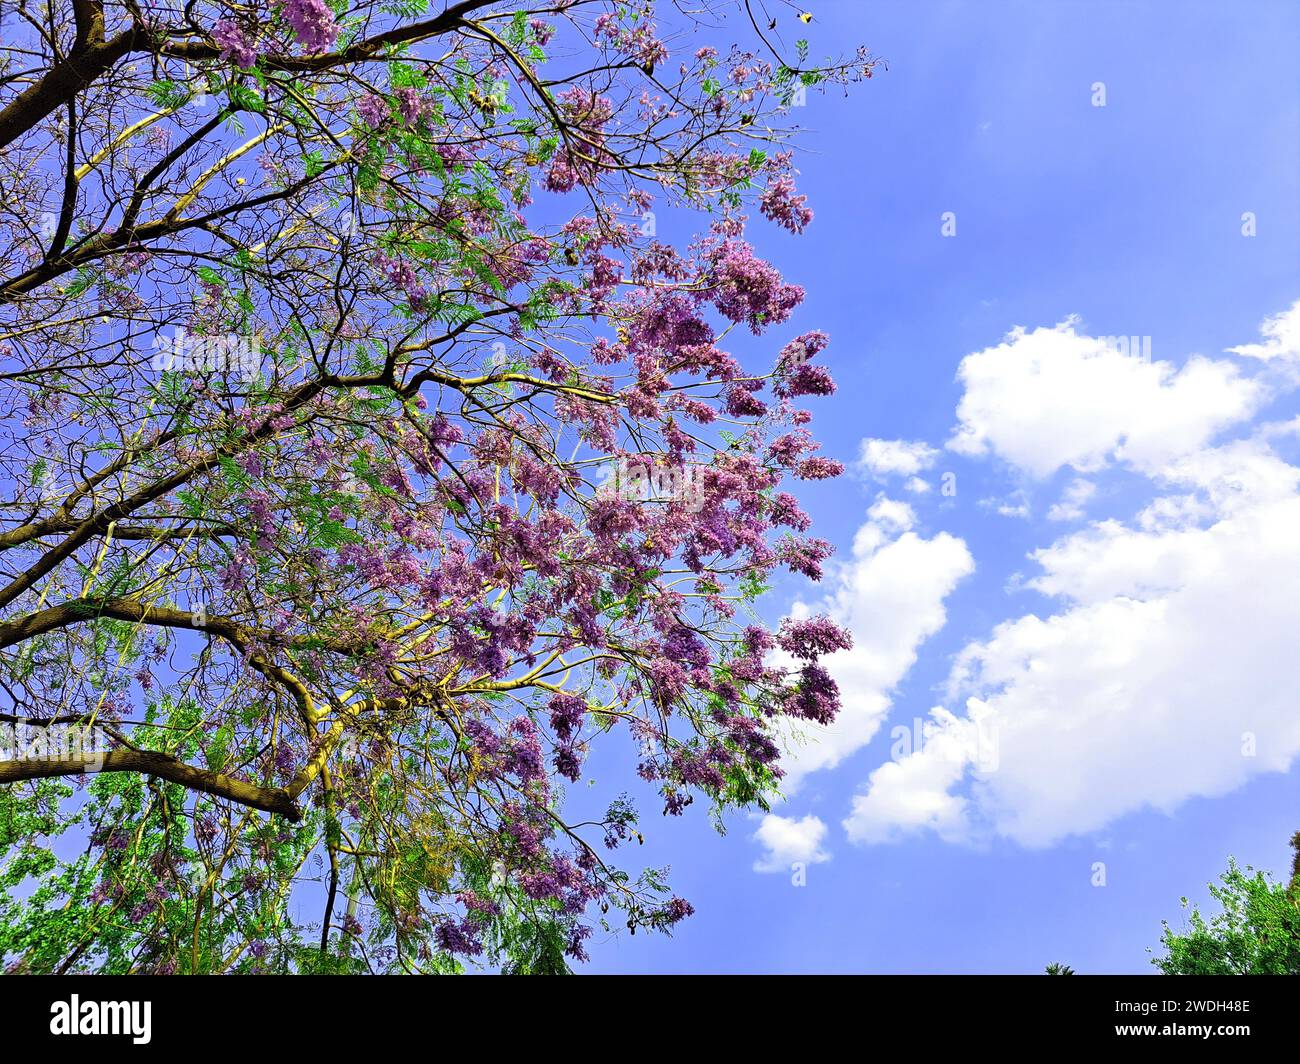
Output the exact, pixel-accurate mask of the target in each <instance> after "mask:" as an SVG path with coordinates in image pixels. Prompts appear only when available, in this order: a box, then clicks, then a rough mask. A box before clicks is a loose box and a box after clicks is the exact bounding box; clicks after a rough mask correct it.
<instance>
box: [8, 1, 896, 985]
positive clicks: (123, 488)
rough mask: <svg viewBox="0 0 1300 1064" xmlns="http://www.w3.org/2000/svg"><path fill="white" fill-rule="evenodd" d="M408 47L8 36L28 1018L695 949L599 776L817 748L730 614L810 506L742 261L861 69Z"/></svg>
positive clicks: (752, 621) (808, 709)
mask: <svg viewBox="0 0 1300 1064" xmlns="http://www.w3.org/2000/svg"><path fill="white" fill-rule="evenodd" d="M439 5H440V0H434V3H433V5H432V7H433V9H432V10H426V8H428V7H429V6H430V5H429V4H428V3H427V0H389V2H386V3H381V2H371V0H357V2H352V3H349V2H348V0H330V2H329V3H326V2H325V0H248V2H244V3H233V2H229V0H187V2H185V3H181V2H180V0H158V2H151V0H26V2H25V3H22V2H20V3H16V4H15V3H13V2H9V3H6V4H5V5H4V6H3V8H0V10H3V12H4V14H3V18H2V19H0V34H2V37H0V40H2V41H3V47H2V48H0V187H2V188H3V193H4V194H3V198H2V200H0V219H2V221H3V234H4V235H3V237H2V238H0V239H2V241H3V243H2V244H0V371H2V372H0V421H2V424H3V430H2V431H3V465H2V467H0V479H2V480H3V498H4V502H3V509H2V510H0V656H2V659H0V691H2V692H3V693H2V694H0V710H3V714H2V720H0V723H3V725H4V726H5V728H6V729H7V730H6V736H7V742H6V750H5V752H4V754H3V756H4V758H5V760H3V761H0V783H3V784H4V786H3V787H0V854H3V858H2V860H3V865H2V866H0V954H2V955H3V959H4V963H5V964H6V965H7V967H8V968H9V970H11V971H17V972H64V971H99V972H178V973H189V972H249V971H291V972H305V971H318V972H319V971H326V972H334V971H349V972H352V971H360V972H366V971H376V972H378V971H395V972H417V971H455V970H458V969H459V968H460V967H461V965H462V963H464V962H465V960H466V959H467V958H471V959H474V960H475V961H476V962H478V963H484V964H490V965H494V966H497V967H501V968H504V969H506V970H510V971H539V972H548V971H563V970H565V968H566V966H567V964H568V960H567V959H566V958H568V959H572V958H576V959H582V958H584V956H585V948H584V943H585V942H586V940H587V939H588V938H589V937H590V935H591V933H592V931H593V929H594V928H596V927H600V926H602V925H603V926H607V927H610V928H612V929H622V928H631V929H632V930H633V931H635V930H636V929H638V928H644V929H658V930H664V929H668V928H670V927H671V926H672V925H673V924H674V923H676V922H677V921H679V920H680V919H682V918H683V917H684V916H686V915H688V914H689V913H690V912H691V906H690V904H689V903H688V902H687V901H686V900H684V899H681V898H678V897H675V896H673V895H672V893H671V890H670V889H669V888H668V886H667V884H666V883H665V882H664V881H663V877H662V875H661V874H660V873H658V872H656V871H654V870H648V871H639V870H636V869H625V868H622V867H620V866H619V861H618V857H619V853H618V847H619V846H620V844H622V843H625V842H627V841H628V840H633V839H637V838H639V837H640V836H639V829H638V826H637V820H636V816H637V814H636V811H635V808H634V805H633V803H632V801H631V800H629V799H628V798H627V797H626V796H625V795H624V794H623V792H624V791H626V790H627V789H628V788H629V787H632V786H633V783H632V781H630V780H629V781H626V782H625V783H624V784H623V785H621V786H615V787H614V788H613V791H612V792H611V793H609V794H606V795H604V796H603V797H601V798H600V799H599V804H598V806H597V808H598V809H600V810H605V811H604V812H603V813H598V814H597V815H594V816H592V815H589V814H590V809H589V807H590V805H591V801H592V794H591V792H590V791H589V790H588V789H587V787H586V782H587V781H586V780H585V779H584V776H585V774H586V767H585V765H586V762H587V761H588V759H589V758H590V757H591V756H593V755H595V754H596V752H597V747H598V746H599V747H606V746H608V747H611V749H619V748H620V746H619V744H620V742H622V744H623V746H624V747H626V749H627V750H629V751H631V752H632V755H633V756H632V759H631V760H629V761H628V762H627V763H628V764H633V763H634V764H635V765H636V772H637V773H638V774H639V776H640V777H641V779H642V780H643V781H646V783H645V784H636V785H635V786H636V788H638V789H644V788H645V787H646V786H649V787H652V788H654V789H656V790H657V791H658V793H659V795H660V796H661V798H662V807H663V811H664V812H666V813H669V814H678V813H681V812H682V811H683V810H684V809H685V807H686V806H688V805H690V804H691V803H692V802H693V801H694V800H696V799H697V798H702V799H703V800H704V803H705V804H708V805H710V806H712V807H713V808H714V809H715V810H716V811H718V812H721V811H722V810H724V809H726V808H728V807H745V806H752V805H759V806H762V805H763V804H764V802H765V796H768V795H770V794H772V793H773V792H774V790H775V788H776V787H777V785H778V783H779V779H780V776H781V772H780V768H779V757H780V754H781V749H782V746H781V737H782V735H783V734H784V730H785V728H786V727H787V723H788V722H789V721H791V720H792V719H799V720H805V721H814V722H825V721H828V720H830V719H831V718H832V717H833V716H834V714H835V712H836V707H837V692H836V689H835V685H834V683H833V682H832V681H831V679H830V677H829V676H828V674H827V673H826V671H825V670H824V669H823V668H822V666H820V665H819V664H818V660H819V658H820V657H821V656H823V655H825V654H827V653H829V652H832V651H834V650H836V649H838V648H841V647H844V646H846V645H847V643H848V637H847V635H846V633H844V632H843V631H841V630H839V629H837V628H836V627H835V625H833V624H832V623H831V622H829V621H828V620H826V619H825V618H819V617H813V618H809V619H802V620H797V621H795V620H787V621H785V622H783V623H782V624H781V625H779V626H776V628H775V630H769V629H768V628H766V627H764V626H763V625H761V624H760V623H758V622H757V620H756V614H755V612H754V611H753V610H752V609H751V608H750V607H749V605H748V601H749V600H752V599H753V598H754V597H755V596H757V595H759V594H761V593H762V592H763V590H764V589H765V586H766V584H767V581H768V579H769V576H770V574H772V573H773V572H774V571H776V570H777V569H779V568H780V569H788V570H792V571H794V572H796V573H800V574H804V575H805V576H807V577H809V578H812V579H814V580H815V579H817V578H818V576H819V574H820V571H821V565H822V563H823V561H824V560H825V559H826V557H827V556H828V554H829V553H830V550H831V548H830V546H829V545H828V544H827V543H826V542H824V541H822V540H820V539H816V538H812V537H810V536H808V535H807V532H808V527H809V519H808V517H807V515H806V514H805V513H804V512H803V511H802V510H801V509H800V506H799V504H798V502H797V501H796V498H795V497H794V495H793V494H791V493H790V491H788V490H784V489H786V488H789V486H790V485H789V484H788V481H790V480H792V479H793V480H796V481H798V480H803V481H809V480H819V479H822V478H826V477H832V476H835V475H836V474H838V473H839V472H840V471H841V467H840V465H839V463H837V462H835V461H832V460H830V459H828V458H825V457H823V456H820V455H818V454H816V453H815V452H816V451H817V449H818V448H817V444H816V443H815V441H814V440H813V438H812V436H811V435H810V433H809V431H808V428H807V424H808V421H809V414H808V412H806V411H805V410H803V409H801V408H800V406H799V403H798V401H799V400H800V399H801V397H805V396H822V395H828V394H829V393H831V392H832V391H833V390H834V385H833V383H832V381H831V377H830V375H829V373H828V372H827V370H826V368H825V367H824V365H823V364H822V361H821V360H820V356H821V353H822V351H823V348H824V347H825V345H826V343H827V339H826V337H825V336H824V335H822V334H821V333H820V332H816V331H806V330H805V331H803V332H802V334H796V329H795V328H794V327H793V323H791V325H790V327H788V328H787V329H783V327H785V326H787V323H790V322H791V317H792V315H793V313H794V312H795V310H796V308H797V307H798V306H799V304H800V302H801V300H802V298H803V290H802V289H801V288H799V287H798V286H797V285H795V284H792V283H788V282H787V281H786V280H784V279H783V278H782V276H781V274H780V273H779V272H778V270H777V269H776V268H774V267H773V266H772V265H770V264H769V263H768V262H766V261H764V260H763V259H761V258H759V257H758V256H757V255H756V253H755V251H754V249H753V247H752V246H751V243H749V242H747V240H746V225H747V223H748V224H749V225H750V226H753V225H756V224H757V225H775V226H779V227H784V228H785V229H787V230H791V231H793V232H795V233H798V232H800V231H802V230H803V228H804V227H805V225H807V223H808V222H809V220H810V218H811V216H812V212H811V211H810V210H809V209H808V207H807V206H806V204H805V201H804V198H803V197H802V196H801V195H799V194H798V193H797V192H796V189H795V184H794V178H795V176H796V175H795V172H794V170H793V166H792V154H791V150H790V148H789V147H788V132H789V131H788V128H787V127H788V126H789V125H790V123H789V118H790V115H791V114H792V113H793V112H792V110H791V107H790V105H791V104H792V103H795V102H797V100H796V97H797V96H798V95H800V94H802V93H804V92H805V91H806V88H807V87H808V86H815V85H822V86H824V85H826V84H845V83H847V82H850V81H854V80H857V79H860V78H862V77H864V76H870V74H871V68H872V60H871V58H870V56H868V55H867V54H866V53H864V52H861V51H860V52H858V53H857V54H855V55H851V56H848V57H847V61H845V62H842V63H840V62H834V63H832V62H830V61H827V62H825V63H821V64H818V65H812V64H811V63H810V62H809V61H808V58H807V56H808V46H807V44H806V43H804V42H803V41H796V42H794V44H793V46H792V50H791V53H790V54H786V53H785V51H784V46H783V45H782V43H781V41H782V39H783V38H782V37H781V36H780V35H781V32H782V30H783V29H785V28H786V27H785V26H784V25H782V26H777V27H776V28H775V29H774V28H773V26H774V25H775V23H774V22H773V21H771V20H770V19H769V12H767V11H764V12H762V13H761V14H760V13H757V12H754V11H751V10H750V9H749V5H748V3H746V2H745V0H739V2H738V3H733V4H728V5H723V4H709V5H696V4H690V5H687V4H683V5H682V6H681V7H680V8H677V7H673V8H671V9H670V10H668V11H660V12H658V13H657V14H656V12H654V11H652V10H651V9H650V8H649V7H648V6H647V5H645V4H643V3H630V2H629V3H613V2H609V0H552V2H550V3H539V4H537V5H535V6H533V7H529V6H528V5H526V4H524V3H502V2H499V0H498V2H493V0H459V2H455V3H451V4H449V5H448V6H446V8H445V10H437V8H438V7H439ZM770 6H771V5H770V4H769V7H770ZM692 12H694V13H692ZM779 17H780V19H782V20H783V23H788V24H789V26H790V27H793V28H795V29H802V27H801V26H800V23H799V20H798V18H797V9H789V8H785V7H780V11H779ZM656 19H658V22H657V21H656ZM701 20H703V21H701ZM805 21H806V20H805ZM657 25H658V26H659V27H660V28H659V29H656V26H657ZM732 27H734V28H735V29H736V31H737V33H739V32H740V31H742V30H743V33H744V39H745V40H747V41H748V42H749V44H748V46H745V45H736V46H730V45H727V46H724V45H723V44H722V43H720V42H721V41H722V40H723V39H724V37H725V34H727V33H728V31H729V30H730V29H731V28H732ZM670 31H671V32H670ZM785 35H786V36H789V35H790V34H789V33H788V32H787V33H786V34H785ZM711 41H712V42H714V43H709V42H711ZM814 91H817V90H814ZM665 212H671V214H672V217H674V218H679V217H686V216H687V212H691V214H690V217H692V218H694V219H696V222H697V223H698V224H693V225H692V226H691V230H693V231H695V232H696V233H697V235H696V236H694V237H693V238H691V239H690V240H689V241H679V242H678V243H677V244H676V245H673V244H670V243H665V242H663V241H662V240H661V239H659V237H658V236H657V235H656V217H658V218H659V219H660V220H662V219H663V218H665V217H667V216H668V215H667V214H666V213H665ZM746 333H748V334H752V335H753V336H757V337H762V338H763V340H762V341H761V343H762V344H764V345H766V351H767V353H766V354H765V355H764V357H763V364H762V365H753V364H752V363H753V362H754V359H753V357H752V356H750V357H748V359H747V362H748V363H750V364H744V363H742V359H741V357H738V356H737V355H736V354H734V353H729V352H728V350H726V349H725V348H726V347H727V346H731V347H732V348H733V350H734V348H735V346H736V345H735V344H734V343H733V344H731V345H728V344H727V337H728V335H733V336H734V337H740V336H743V334H746ZM747 342H748V343H750V344H754V345H757V344H759V343H760V341H754V340H750V341H747ZM602 736H604V737H605V738H604V739H602ZM598 741H599V742H598ZM622 763H623V762H621V761H620V760H619V757H618V756H615V755H614V754H612V753H611V755H610V762H609V764H610V766H611V769H610V773H602V786H603V785H604V778H605V777H606V776H607V775H609V774H612V772H613V771H614V767H616V766H618V765H619V764H622ZM579 783H582V784H583V787H582V788H581V793H580V794H579V793H578V791H579V788H578V787H577V786H575V785H577V784H579ZM566 787H567V788H568V789H569V790H570V792H571V793H570V795H569V796H568V798H567V799H566V796H565V793H564V791H565V788H566ZM578 799H580V801H578ZM575 805H579V806H581V808H582V810H584V812H581V813H575V812H572V811H571V810H572V809H573V808H574V807H575ZM307 914H310V915H307Z"/></svg>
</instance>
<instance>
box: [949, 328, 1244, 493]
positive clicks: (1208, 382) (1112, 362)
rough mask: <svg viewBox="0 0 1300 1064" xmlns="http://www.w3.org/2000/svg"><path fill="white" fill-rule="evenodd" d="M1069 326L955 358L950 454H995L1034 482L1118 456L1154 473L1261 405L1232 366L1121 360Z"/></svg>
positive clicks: (1018, 334) (1022, 334)
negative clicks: (956, 397) (957, 387)
mask: <svg viewBox="0 0 1300 1064" xmlns="http://www.w3.org/2000/svg"><path fill="white" fill-rule="evenodd" d="M1074 324H1075V323H1074V321H1073V320H1072V319H1071V320H1067V321H1065V322H1063V323H1062V324H1060V325H1057V326H1056V327H1055V328H1053V329H1045V328H1039V329H1035V330H1034V331H1033V332H1027V331H1025V330H1024V329H1023V328H1020V327H1017V328H1015V329H1013V330H1012V331H1011V332H1010V333H1009V334H1008V335H1007V338H1006V340H1005V341H1004V342H1003V343H1001V344H999V345H998V346H996V347H990V348H986V349H985V350H983V351H977V352H975V353H974V354H971V355H967V356H966V357H965V358H964V359H962V361H961V365H960V367H959V368H958V371H957V376H958V378H959V380H961V382H962V384H963V385H964V386H965V392H964V393H963V395H962V398H961V401H960V403H959V405H958V407H957V420H958V424H957V427H956V429H955V430H954V433H953V436H952V438H951V439H950V440H949V442H948V446H949V447H950V448H951V449H952V450H954V451H956V452H957V453H959V454H964V455H969V456H972V457H975V456H979V455H984V454H996V455H998V456H999V457H1001V458H1004V459H1005V460H1007V461H1008V462H1010V463H1012V464H1013V465H1015V466H1018V467H1019V468H1021V469H1023V470H1026V471H1027V472H1029V473H1030V474H1032V475H1033V476H1036V477H1046V476H1048V475H1050V474H1051V473H1053V472H1055V471H1056V470H1057V469H1060V468H1061V467H1062V466H1066V465H1068V466H1072V467H1074V468H1075V469H1076V470H1078V471H1079V472H1094V471H1096V470H1100V469H1102V468H1104V467H1105V466H1106V465H1107V464H1109V463H1110V462H1111V461H1112V460H1113V459H1117V458H1118V459H1123V460H1124V461H1126V462H1128V463H1129V464H1131V465H1133V466H1135V467H1137V468H1139V469H1153V468H1157V467H1158V466H1160V465H1161V464H1163V463H1165V462H1167V461H1170V460H1171V459H1173V458H1176V457H1178V456H1180V455H1184V454H1187V453H1189V452H1191V451H1194V450H1197V449H1198V448H1200V447H1202V446H1204V445H1205V444H1206V443H1208V442H1209V441H1210V440H1211V439H1212V438H1213V437H1214V436H1215V434H1216V433H1218V432H1219V431H1221V430H1222V429H1224V428H1226V427H1227V426H1229V425H1232V424H1235V423H1237V422H1240V421H1242V420H1243V419H1245V418H1248V417H1249V416H1250V415H1251V414H1252V413H1253V412H1254V411H1255V410H1256V408H1257V407H1258V406H1259V405H1260V403H1261V402H1262V401H1263V399H1264V398H1265V397H1266V389H1265V388H1264V386H1263V385H1262V384H1261V383H1260V382H1258V381H1255V380H1253V379H1251V378H1248V377H1244V376H1242V375H1241V373H1240V371H1239V370H1238V369H1237V368H1236V366H1234V365H1233V364H1232V363H1229V362H1226V361H1213V360H1211V359H1206V358H1201V357H1199V356H1196V357H1193V358H1191V359H1189V360H1188V361H1187V363H1186V365H1184V366H1183V367H1182V368H1181V369H1175V367H1174V366H1173V365H1172V364H1171V363H1168V362H1148V361H1146V360H1145V359H1143V358H1141V357H1139V356H1136V355H1127V354H1123V353H1121V352H1120V351H1118V350H1117V349H1116V348H1115V347H1114V346H1112V345H1110V344H1108V343H1107V342H1106V341H1105V340H1102V339H1098V338H1095V337H1090V336H1084V335H1082V334H1079V333H1076V332H1075V330H1074Z"/></svg>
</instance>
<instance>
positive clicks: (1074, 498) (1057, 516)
mask: <svg viewBox="0 0 1300 1064" xmlns="http://www.w3.org/2000/svg"><path fill="white" fill-rule="evenodd" d="M1096 494H1097V485H1096V484H1094V483H1093V482H1092V481H1090V480H1084V479H1083V478H1082V477H1076V478H1075V479H1074V480H1073V481H1071V483H1070V486H1069V487H1068V488H1066V489H1065V491H1064V493H1063V494H1062V495H1061V500H1060V502H1057V503H1055V504H1054V505H1053V506H1052V507H1051V508H1050V509H1049V510H1048V511H1047V519H1048V520H1049V521H1077V520H1079V518H1081V517H1082V516H1083V512H1084V511H1083V508H1084V507H1085V506H1086V505H1087V504H1088V502H1089V500H1090V499H1091V498H1092V497H1093V496H1094V495H1096Z"/></svg>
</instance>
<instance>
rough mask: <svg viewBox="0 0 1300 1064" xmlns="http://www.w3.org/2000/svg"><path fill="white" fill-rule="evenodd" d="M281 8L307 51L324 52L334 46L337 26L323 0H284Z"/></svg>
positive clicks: (332, 14) (336, 37) (337, 32)
mask: <svg viewBox="0 0 1300 1064" xmlns="http://www.w3.org/2000/svg"><path fill="white" fill-rule="evenodd" d="M282 10H283V12H284V17H285V18H286V19H288V21H289V25H291V26H292V27H293V31H294V33H295V34H297V36H298V43H299V44H301V45H302V46H303V47H304V48H305V49H306V50H307V51H309V52H324V51H326V50H327V49H329V48H332V47H333V46H334V42H335V40H337V39H338V35H339V28H338V26H337V25H336V24H335V22H334V12H333V11H331V10H330V9H329V8H328V7H326V6H325V0H285V4H284V7H283V9H282Z"/></svg>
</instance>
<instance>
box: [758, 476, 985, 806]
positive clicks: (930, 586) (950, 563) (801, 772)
mask: <svg viewBox="0 0 1300 1064" xmlns="http://www.w3.org/2000/svg"><path fill="white" fill-rule="evenodd" d="M914 521H915V515H914V514H913V512H912V508H911V507H910V506H908V505H907V504H906V503H903V502H897V501H894V500H891V499H887V498H883V497H882V498H881V499H879V500H878V501H877V502H876V503H875V504H874V505H873V506H872V507H871V510H870V511H869V513H868V520H867V521H866V523H865V524H863V525H862V526H861V527H860V528H859V529H858V532H857V535H856V536H855V537H854V541H853V557H852V560H851V561H849V562H848V563H847V564H845V565H842V566H839V567H838V568H837V569H836V570H835V571H834V577H833V579H834V581H835V589H834V591H833V592H832V593H831V594H829V595H828V596H827V597H826V598H825V599H824V600H822V602H821V603H819V604H817V605H816V606H815V607H814V606H810V605H807V604H804V603H797V604H796V605H795V608H794V610H793V611H792V612H793V613H794V615H796V616H807V615H809V614H812V613H823V612H824V613H826V614H828V615H829V616H830V617H831V618H832V619H833V620H835V621H837V622H838V623H840V624H843V625H845V626H846V627H848V628H849V629H850V630H851V631H852V633H853V641H854V645H853V648H852V649H851V650H841V651H838V652H836V653H835V654H832V655H830V656H829V657H827V658H824V659H823V663H824V664H825V666H826V668H827V669H828V671H829V672H830V674H831V675H832V676H833V677H834V678H835V681H836V683H837V684H838V685H839V689H840V703H841V705H840V712H839V715H838V716H837V717H836V719H835V720H834V722H832V723H831V724H829V725H826V726H821V725H813V724H798V725H790V726H789V728H788V730H787V732H786V738H787V743H786V745H787V747H788V748H789V752H788V753H787V755H786V757H785V758H784V759H783V760H782V766H783V767H784V768H785V770H786V773H787V775H786V779H785V787H786V789H787V791H792V790H793V789H794V788H795V787H796V786H797V785H798V783H799V782H800V780H801V779H802V777H803V776H805V775H806V774H807V773H809V772H814V771H817V770H819V769H826V768H832V767H834V766H835V765H837V764H839V763H840V762H841V761H843V760H844V758H846V757H848V756H849V755H850V754H852V753H854V752H855V751H857V750H860V749H861V748H862V747H863V746H865V745H866V744H867V743H868V742H869V741H870V740H871V737H872V736H873V735H874V734H875V732H876V729H877V728H879V726H880V724H881V722H882V721H883V720H884V719H885V716H886V715H887V713H888V712H889V707H890V698H891V693H892V691H893V689H894V687H896V686H897V684H898V683H899V681H900V680H902V678H903V677H904V676H905V675H906V674H907V671H908V670H909V669H910V668H911V667H912V664H913V663H914V662H915V661H916V655H917V649H918V648H919V647H920V645H921V644H922V643H923V642H924V641H925V640H926V639H928V638H929V637H930V636H932V635H933V634H934V633H935V632H937V631H938V630H939V629H940V628H942V627H943V625H944V622H945V620H946V619H947V613H946V611H945V609H944V600H945V599H946V598H947V597H948V595H949V594H950V593H951V592H952V590H953V588H955V587H956V586H957V584H958V582H959V581H960V580H961V579H962V578H963V577H965V576H968V575H969V574H970V573H972V572H973V571H974V569H975V563H974V561H973V559H972V558H971V555H970V551H968V550H967V549H966V544H965V543H964V542H963V541H962V540H960V539H958V538H956V537H954V536H951V535H949V534H948V533H946V532H941V533H938V534H937V535H935V536H933V537H931V538H929V539H926V538H925V537H923V536H920V535H918V534H917V533H916V532H915V531H914V530H913V527H912V526H913V524H914ZM787 664H788V663H787Z"/></svg>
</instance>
